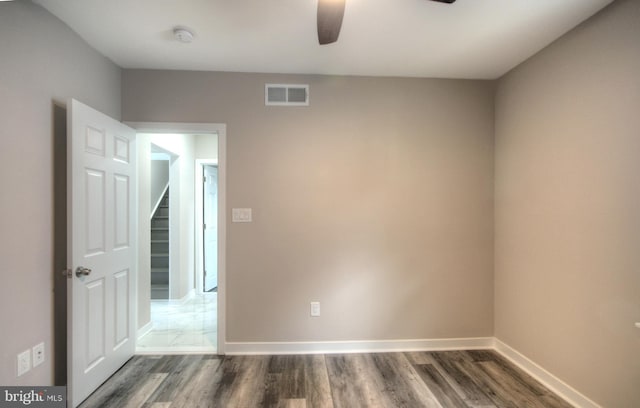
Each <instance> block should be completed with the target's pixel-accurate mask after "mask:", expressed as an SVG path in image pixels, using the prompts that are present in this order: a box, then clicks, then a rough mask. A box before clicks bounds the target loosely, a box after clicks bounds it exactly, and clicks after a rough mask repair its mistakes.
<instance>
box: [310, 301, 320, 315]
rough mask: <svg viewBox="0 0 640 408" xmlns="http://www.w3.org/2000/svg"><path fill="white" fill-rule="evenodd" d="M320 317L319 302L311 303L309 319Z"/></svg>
mask: <svg viewBox="0 0 640 408" xmlns="http://www.w3.org/2000/svg"><path fill="white" fill-rule="evenodd" d="M318 316H320V302H311V317H318Z"/></svg>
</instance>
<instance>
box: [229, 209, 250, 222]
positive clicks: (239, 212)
mask: <svg viewBox="0 0 640 408" xmlns="http://www.w3.org/2000/svg"><path fill="white" fill-rule="evenodd" d="M231 221H232V222H251V221H252V214H251V208H233V209H232V210H231Z"/></svg>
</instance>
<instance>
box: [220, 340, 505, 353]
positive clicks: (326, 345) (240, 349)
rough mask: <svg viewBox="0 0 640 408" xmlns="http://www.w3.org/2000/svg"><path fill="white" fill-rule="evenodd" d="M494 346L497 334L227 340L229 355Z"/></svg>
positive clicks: (464, 348) (426, 349) (457, 348)
mask: <svg viewBox="0 0 640 408" xmlns="http://www.w3.org/2000/svg"><path fill="white" fill-rule="evenodd" d="M487 348H493V337H476V338H460V339H419V340H370V341H319V342H270V343H267V342H265V343H257V342H256V343H252V342H235V343H234V342H227V343H226V344H225V347H224V352H225V354H226V355H257V354H333V353H335V354H342V353H383V352H400V351H435V350H472V349H487Z"/></svg>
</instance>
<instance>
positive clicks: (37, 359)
mask: <svg viewBox="0 0 640 408" xmlns="http://www.w3.org/2000/svg"><path fill="white" fill-rule="evenodd" d="M32 351H33V367H37V366H39V365H40V364H42V363H44V343H40V344H36V345H35V346H33V349H32Z"/></svg>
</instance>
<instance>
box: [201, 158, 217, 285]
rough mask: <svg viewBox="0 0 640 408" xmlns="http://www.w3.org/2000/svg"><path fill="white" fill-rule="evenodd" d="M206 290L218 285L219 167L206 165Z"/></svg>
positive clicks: (204, 207)
mask: <svg viewBox="0 0 640 408" xmlns="http://www.w3.org/2000/svg"><path fill="white" fill-rule="evenodd" d="M204 177H205V178H204V191H203V197H204V203H203V204H204V205H203V211H204V217H203V218H204V239H203V242H204V291H205V292H208V291H210V290H211V289H213V288H215V287H217V286H218V168H217V167H214V166H204Z"/></svg>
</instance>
